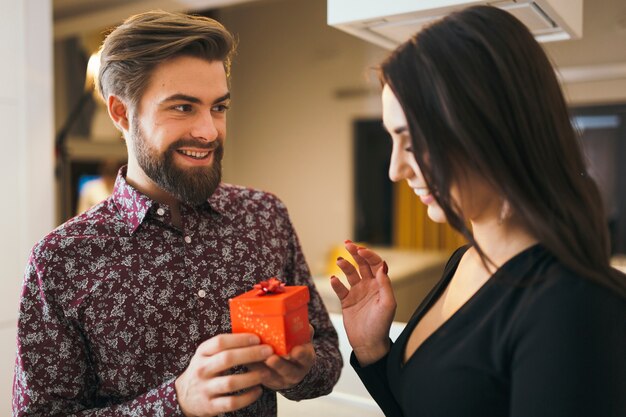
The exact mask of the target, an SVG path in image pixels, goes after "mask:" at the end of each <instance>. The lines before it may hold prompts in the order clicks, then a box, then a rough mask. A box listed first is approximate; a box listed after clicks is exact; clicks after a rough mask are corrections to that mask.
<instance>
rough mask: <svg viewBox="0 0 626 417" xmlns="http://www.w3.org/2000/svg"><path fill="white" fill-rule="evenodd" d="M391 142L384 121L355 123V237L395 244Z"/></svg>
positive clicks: (369, 242)
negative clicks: (393, 236)
mask: <svg viewBox="0 0 626 417" xmlns="http://www.w3.org/2000/svg"><path fill="white" fill-rule="evenodd" d="M390 158H391V140H390V138H389V134H388V133H387V131H386V130H385V129H384V127H383V124H382V121H381V120H380V119H369V120H357V121H356V122H355V123H354V178H355V181H354V184H355V188H354V189H355V198H354V201H355V205H354V219H355V221H354V238H355V240H356V241H357V242H367V243H368V244H371V245H382V246H390V245H391V243H392V217H393V214H392V207H393V201H392V200H393V184H392V183H391V181H390V180H389V177H388V170H389V159H390Z"/></svg>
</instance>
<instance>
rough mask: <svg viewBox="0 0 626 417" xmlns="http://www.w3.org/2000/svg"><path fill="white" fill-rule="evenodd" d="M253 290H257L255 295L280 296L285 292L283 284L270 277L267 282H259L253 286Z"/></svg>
mask: <svg viewBox="0 0 626 417" xmlns="http://www.w3.org/2000/svg"><path fill="white" fill-rule="evenodd" d="M254 289H255V290H258V291H257V293H256V295H266V294H280V293H283V292H285V283H283V282H280V280H278V279H277V278H275V277H272V278H270V279H268V280H267V281H261V282H259V283H258V284H254Z"/></svg>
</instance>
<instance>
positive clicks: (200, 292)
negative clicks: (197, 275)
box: [198, 290, 206, 298]
mask: <svg viewBox="0 0 626 417" xmlns="http://www.w3.org/2000/svg"><path fill="white" fill-rule="evenodd" d="M198 297H200V298H204V297H206V291H204V290H200V291H198Z"/></svg>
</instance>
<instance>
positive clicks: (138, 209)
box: [112, 166, 155, 234]
mask: <svg viewBox="0 0 626 417" xmlns="http://www.w3.org/2000/svg"><path fill="white" fill-rule="evenodd" d="M112 199H113V203H114V204H115V206H116V207H117V211H118V213H119V215H120V216H121V217H122V220H123V221H124V223H126V226H127V227H128V231H129V232H130V234H133V233H134V232H135V231H136V230H137V228H138V227H139V226H140V225H141V223H142V222H143V221H144V219H145V218H146V215H147V214H148V211H149V210H150V208H151V207H152V206H153V205H154V204H155V202H154V201H153V200H151V199H150V198H149V197H148V196H146V195H144V194H142V193H140V192H139V191H137V190H136V189H135V188H134V187H133V186H131V185H130V184H128V183H127V182H126V166H123V167H122V168H120V170H119V172H118V173H117V179H116V180H115V186H114V188H113V195H112Z"/></svg>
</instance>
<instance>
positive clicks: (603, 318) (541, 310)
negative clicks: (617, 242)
mask: <svg viewBox="0 0 626 417" xmlns="http://www.w3.org/2000/svg"><path fill="white" fill-rule="evenodd" d="M528 257H529V258H530V259H527V260H525V261H526V264H525V266H526V270H525V271H524V272H523V273H521V274H520V275H519V276H518V277H517V279H519V281H518V283H517V284H518V285H516V286H514V287H515V288H514V290H513V291H512V292H513V294H515V295H514V298H515V299H516V300H515V302H516V304H517V306H518V309H517V310H518V313H521V314H519V316H518V317H519V318H520V319H521V321H522V322H524V323H525V324H526V325H531V326H538V327H539V328H544V329H545V330H546V331H547V332H552V331H555V332H560V331H563V330H565V329H568V328H569V329H571V330H572V333H571V334H572V335H576V334H579V335H580V334H582V333H583V332H584V329H585V328H587V329H588V330H592V329H594V328H595V329H600V328H605V329H606V328H607V326H608V327H614V330H616V331H619V332H621V333H623V336H626V298H624V297H623V296H621V295H619V294H618V293H617V292H615V291H613V290H611V289H609V288H608V287H606V286H605V285H603V284H600V283H598V282H596V281H594V280H592V279H591V278H588V277H585V276H583V275H581V274H579V273H577V272H575V271H573V270H571V269H570V268H568V267H567V266H566V265H564V264H563V263H562V262H560V261H559V260H558V259H557V258H556V257H554V256H553V255H551V254H550V253H549V252H548V251H547V250H545V249H543V248H536V249H535V250H533V251H531V252H530V253H529V254H528Z"/></svg>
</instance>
